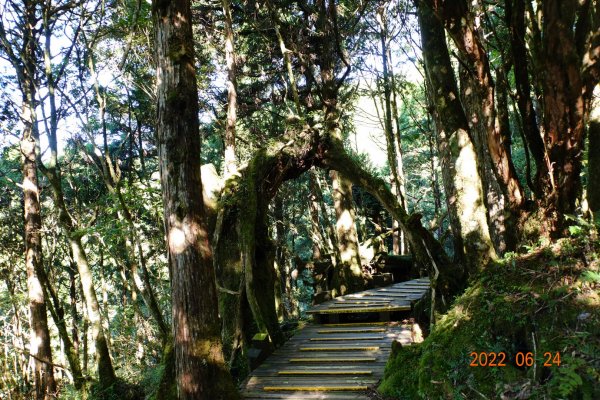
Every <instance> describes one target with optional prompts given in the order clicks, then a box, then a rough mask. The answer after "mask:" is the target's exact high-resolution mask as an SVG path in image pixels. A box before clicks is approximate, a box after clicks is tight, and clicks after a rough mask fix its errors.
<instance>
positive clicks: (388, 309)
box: [307, 303, 411, 314]
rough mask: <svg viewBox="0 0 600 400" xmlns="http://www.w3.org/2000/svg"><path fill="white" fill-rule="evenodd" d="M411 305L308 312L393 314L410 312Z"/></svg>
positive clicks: (312, 312) (325, 309) (311, 311)
mask: <svg viewBox="0 0 600 400" xmlns="http://www.w3.org/2000/svg"><path fill="white" fill-rule="evenodd" d="M410 309H411V306H410V303H408V304H390V305H389V306H383V307H365V308H328V309H327V308H323V309H320V310H310V311H307V313H309V314H352V313H366V312H393V311H406V310H410Z"/></svg>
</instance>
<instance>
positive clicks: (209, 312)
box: [152, 0, 237, 400]
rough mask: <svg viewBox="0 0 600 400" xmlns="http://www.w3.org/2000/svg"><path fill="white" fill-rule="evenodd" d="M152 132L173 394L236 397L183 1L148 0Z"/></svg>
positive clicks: (190, 38)
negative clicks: (167, 283) (153, 64)
mask: <svg viewBox="0 0 600 400" xmlns="http://www.w3.org/2000/svg"><path fill="white" fill-rule="evenodd" d="M152 13H153V18H154V24H155V32H156V36H155V43H154V44H155V51H156V60H157V70H156V76H157V82H158V87H157V108H158V118H157V135H158V153H159V162H160V174H161V186H162V193H163V207H164V224H165V229H166V236H167V246H168V254H169V271H170V275H171V302H172V315H173V338H174V345H175V372H176V381H177V390H178V397H179V399H181V400H188V399H189V400H192V399H194V400H197V399H233V398H236V397H237V394H236V390H235V387H234V385H233V382H232V380H231V376H230V375H229V372H228V370H227V368H226V366H225V361H224V358H223V353H222V343H221V325H220V322H219V314H218V303H217V291H216V286H215V271H214V268H213V261H212V249H211V246H210V241H209V234H208V229H207V221H206V215H205V209H204V203H203V201H202V180H201V176H200V131H199V122H198V92H197V84H196V68H195V65H194V59H195V57H194V39H193V36H192V12H191V5H190V1H189V0H171V1H155V2H153V11H152Z"/></svg>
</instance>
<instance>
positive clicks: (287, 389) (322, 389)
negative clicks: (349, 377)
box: [263, 386, 369, 392]
mask: <svg viewBox="0 0 600 400" xmlns="http://www.w3.org/2000/svg"><path fill="white" fill-rule="evenodd" d="M368 388H369V387H368V386H265V387H263V390H264V391H267V392H300V391H303V392H346V391H347V392H363V391H365V390H367V389H368Z"/></svg>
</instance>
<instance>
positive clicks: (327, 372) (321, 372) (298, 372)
mask: <svg viewBox="0 0 600 400" xmlns="http://www.w3.org/2000/svg"><path fill="white" fill-rule="evenodd" d="M277 374H278V375H373V371H365V370H359V371H349V370H343V371H331V370H314V369H311V370H310V371H303V370H294V371H279V372H277Z"/></svg>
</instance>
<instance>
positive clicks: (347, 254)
mask: <svg viewBox="0 0 600 400" xmlns="http://www.w3.org/2000/svg"><path fill="white" fill-rule="evenodd" d="M331 181H332V186H333V207H334V209H335V216H336V224H335V229H336V234H337V235H336V236H337V243H338V247H339V252H340V264H339V265H338V266H337V268H336V271H335V272H334V276H333V279H332V296H334V297H335V296H341V295H344V294H348V293H353V292H358V291H360V290H362V289H363V288H364V285H365V282H364V280H363V276H362V266H361V261H360V255H359V253H358V248H359V246H358V233H357V232H356V213H355V210H354V204H353V200H352V184H351V183H350V182H349V181H348V180H346V179H344V178H343V177H340V176H339V174H338V173H337V172H336V171H334V170H333V171H331Z"/></svg>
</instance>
